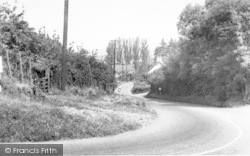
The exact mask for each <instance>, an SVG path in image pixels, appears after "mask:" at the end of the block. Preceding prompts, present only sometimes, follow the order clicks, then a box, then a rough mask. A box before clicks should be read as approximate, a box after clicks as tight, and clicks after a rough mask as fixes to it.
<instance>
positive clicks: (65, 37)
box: [61, 0, 69, 91]
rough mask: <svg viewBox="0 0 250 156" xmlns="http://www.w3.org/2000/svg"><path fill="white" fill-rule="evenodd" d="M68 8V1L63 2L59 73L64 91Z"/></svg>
mask: <svg viewBox="0 0 250 156" xmlns="http://www.w3.org/2000/svg"><path fill="white" fill-rule="evenodd" d="M68 8H69V0H65V1H64V25H63V50H62V73H61V90H63V91H65V85H66V58H65V57H66V53H67V37H68V13H69V11H68Z"/></svg>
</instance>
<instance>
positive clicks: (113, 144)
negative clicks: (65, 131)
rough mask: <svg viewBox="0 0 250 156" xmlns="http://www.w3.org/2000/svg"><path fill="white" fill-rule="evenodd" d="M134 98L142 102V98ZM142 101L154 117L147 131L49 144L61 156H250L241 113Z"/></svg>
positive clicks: (126, 90)
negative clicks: (60, 147)
mask: <svg viewBox="0 0 250 156" xmlns="http://www.w3.org/2000/svg"><path fill="white" fill-rule="evenodd" d="M132 86H133V83H127V84H124V85H121V86H120V87H119V88H120V92H119V94H128V95H131V92H130V90H131V88H132ZM119 88H118V89H119ZM117 91H118V90H117ZM136 96H138V97H141V98H143V94H141V95H136ZM146 101H147V103H148V105H149V106H151V107H153V108H154V109H155V110H156V111H157V113H158V118H157V119H156V120H155V121H154V122H153V123H152V124H151V125H149V126H147V127H144V128H142V129H139V130H135V131H131V132H126V133H123V134H119V135H116V136H109V137H103V138H90V139H77V140H69V141H56V142H51V143H63V144H64V154H65V155H99V154H100V155H116V154H118V155H123V154H129V155H139V154H143V155H147V154H149V155H158V154H162V155H176V154H178V155H179V154H185V155H189V154H195V155H196V154H216V155H218V154H224V155H225V154H247V153H248V154H250V152H249V150H248V149H250V146H249V145H250V140H248V139H249V138H250V137H249V134H248V135H244V133H243V132H244V131H246V132H247V133H249V132H250V129H249V125H250V122H249V120H250V118H248V119H245V120H242V118H244V117H245V116H241V114H243V113H242V112H241V113H237V111H238V112H240V110H241V109H226V108H225V109H224V108H213V107H206V106H198V105H191V104H180V103H175V102H166V101H162V100H155V99H146ZM247 109H249V107H247ZM244 110H245V109H244ZM249 110H250V109H249ZM245 113H246V112H245ZM248 114H250V112H248ZM236 116H238V118H237V117H236ZM237 120H240V121H237ZM239 122H240V124H238V123H239ZM241 124H243V125H244V126H245V127H244V126H243V125H241ZM246 125H248V126H246ZM242 126H243V127H242ZM243 135H244V137H243ZM248 137H249V138H248ZM247 141H248V142H247Z"/></svg>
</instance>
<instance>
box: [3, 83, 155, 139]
mask: <svg viewBox="0 0 250 156" xmlns="http://www.w3.org/2000/svg"><path fill="white" fill-rule="evenodd" d="M12 87H13V84H12ZM15 87H16V86H14V87H13V88H15ZM17 90H20V89H17ZM155 116H156V114H155V112H154V111H153V110H151V109H150V108H149V107H147V105H146V103H145V102H144V101H142V100H140V99H137V98H133V97H127V96H121V95H108V94H106V93H105V92H103V91H100V90H96V89H92V88H86V89H84V90H82V89H79V88H70V89H68V91H66V92H60V91H58V90H53V91H52V92H51V93H50V94H49V95H46V98H45V100H44V101H37V100H34V99H29V98H28V97H27V96H25V94H23V95H22V96H21V97H20V96H15V94H14V93H13V94H11V93H10V91H8V92H7V93H5V94H4V93H1V94H0V142H28V141H30V142H37V141H49V140H62V139H74V138H90V137H102V136H108V135H115V134H118V133H123V132H126V131H130V130H135V129H138V128H140V127H142V126H144V125H147V124H149V123H150V122H151V120H153V119H154V118H155Z"/></svg>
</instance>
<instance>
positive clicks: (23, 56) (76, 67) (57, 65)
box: [0, 4, 115, 91]
mask: <svg viewBox="0 0 250 156" xmlns="http://www.w3.org/2000/svg"><path fill="white" fill-rule="evenodd" d="M23 17H24V12H17V9H16V7H13V8H12V7H10V6H9V5H8V4H2V5H0V48H1V49H2V50H1V51H2V54H1V55H2V57H3V63H4V70H5V71H6V73H7V75H9V76H10V77H13V78H17V79H18V80H19V81H20V82H23V81H30V82H31V81H32V76H34V75H33V73H32V71H33V70H37V71H39V72H40V71H42V70H45V69H47V68H49V69H50V70H51V72H50V86H53V87H59V86H60V84H61V53H62V45H61V43H60V41H59V37H58V36H57V35H56V34H54V35H52V36H49V35H48V34H47V33H46V31H45V29H40V30H39V31H38V32H36V31H35V30H34V29H33V28H31V27H30V26H29V24H28V22H27V21H24V20H23ZM73 47H74V45H73V44H70V46H69V48H68V49H67V54H66V55H67V56H66V58H67V59H66V69H67V73H66V75H67V77H66V82H67V85H69V86H79V87H81V88H83V87H87V86H88V87H90V86H95V87H100V88H102V89H104V90H107V91H108V90H109V88H110V86H114V85H115V79H114V76H113V74H112V72H111V71H110V70H109V69H108V66H107V65H106V64H105V63H103V62H101V61H98V60H97V58H96V53H92V54H90V53H89V52H88V51H86V50H85V49H84V48H83V47H78V48H77V49H74V48H73Z"/></svg>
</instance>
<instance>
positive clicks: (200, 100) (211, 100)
mask: <svg viewBox="0 0 250 156" xmlns="http://www.w3.org/2000/svg"><path fill="white" fill-rule="evenodd" d="M146 97H147V98H154V99H162V100H168V101H174V102H183V103H192V104H198V105H206V106H212V107H228V108H230V107H240V106H244V105H248V104H247V103H246V102H244V101H242V100H241V99H242V98H241V97H231V98H230V99H228V100H227V101H224V102H220V101H218V100H216V99H217V98H216V97H213V96H204V97H202V96H196V95H191V96H184V97H182V96H168V95H158V94H153V93H149V94H148V95H147V96H146Z"/></svg>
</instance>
